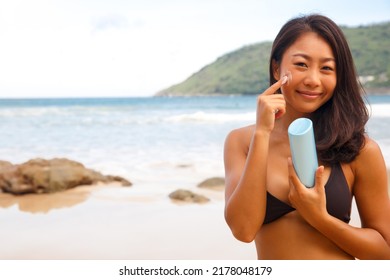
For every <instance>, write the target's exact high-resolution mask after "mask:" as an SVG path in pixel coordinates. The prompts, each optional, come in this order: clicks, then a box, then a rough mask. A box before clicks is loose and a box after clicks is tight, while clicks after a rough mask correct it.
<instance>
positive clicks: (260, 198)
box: [224, 81, 285, 242]
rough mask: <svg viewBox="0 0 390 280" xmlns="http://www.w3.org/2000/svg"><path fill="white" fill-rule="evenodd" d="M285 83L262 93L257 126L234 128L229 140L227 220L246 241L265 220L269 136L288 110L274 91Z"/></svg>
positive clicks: (227, 150)
mask: <svg viewBox="0 0 390 280" xmlns="http://www.w3.org/2000/svg"><path fill="white" fill-rule="evenodd" d="M281 85H282V81H279V82H276V83H275V84H274V85H272V86H271V87H270V88H268V89H267V90H266V91H265V92H264V93H263V94H262V95H260V96H259V98H258V100H257V101H258V104H257V115H256V125H255V126H254V127H246V128H242V129H238V130H234V131H232V132H231V133H230V134H229V135H228V136H227V138H226V141H225V148H224V163H225V181H226V191H225V201H226V204H225V219H226V222H227V224H228V225H229V227H230V229H231V230H232V233H233V235H234V236H235V237H236V238H237V239H238V240H241V241H244V242H251V241H253V239H254V238H255V236H256V233H257V232H258V231H259V229H260V227H261V225H262V223H263V220H264V215H265V206H266V178H267V161H268V148H269V139H270V135H271V132H272V130H273V127H274V123H275V118H276V117H280V116H282V115H283V114H284V113H285V101H284V97H283V96H282V95H281V94H274V92H275V91H276V90H277V89H278V88H280V86H281ZM276 110H277V111H278V114H277V115H275V111H276Z"/></svg>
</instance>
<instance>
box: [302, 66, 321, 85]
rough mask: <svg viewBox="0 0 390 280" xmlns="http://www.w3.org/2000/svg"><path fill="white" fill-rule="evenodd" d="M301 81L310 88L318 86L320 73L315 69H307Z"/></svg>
mask: <svg viewBox="0 0 390 280" xmlns="http://www.w3.org/2000/svg"><path fill="white" fill-rule="evenodd" d="M303 83H304V85H305V86H307V87H311V88H314V87H317V86H319V85H320V84H321V79H320V73H319V72H318V71H316V70H310V71H307V72H306V77H305V79H304V81H303Z"/></svg>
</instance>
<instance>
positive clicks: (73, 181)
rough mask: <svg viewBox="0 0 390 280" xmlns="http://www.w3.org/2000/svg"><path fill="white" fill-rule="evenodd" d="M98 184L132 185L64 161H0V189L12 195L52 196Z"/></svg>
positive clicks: (60, 159) (67, 160) (69, 161)
mask: <svg viewBox="0 0 390 280" xmlns="http://www.w3.org/2000/svg"><path fill="white" fill-rule="evenodd" d="M99 182H101V183H113V182H119V183H120V184H121V185H122V186H131V185H132V184H131V182H129V181H128V180H126V179H124V178H122V177H119V176H111V175H107V176H106V175H103V174H101V173H100V172H97V171H94V170H92V169H88V168H86V167H85V166H84V165H83V164H81V163H79V162H76V161H72V160H69V159H66V158H54V159H50V160H47V159H41V158H37V159H32V160H29V161H27V162H25V163H22V164H16V165H14V164H12V163H10V162H7V161H0V189H1V190H2V191H3V192H7V193H12V194H16V195H20V194H27V193H38V194H39V193H53V192H58V191H64V190H67V189H71V188H74V187H77V186H81V185H93V184H97V183H99Z"/></svg>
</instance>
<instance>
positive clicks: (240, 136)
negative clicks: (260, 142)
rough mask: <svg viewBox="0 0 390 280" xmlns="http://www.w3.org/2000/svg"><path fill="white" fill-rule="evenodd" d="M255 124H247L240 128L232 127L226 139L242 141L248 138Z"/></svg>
mask: <svg viewBox="0 0 390 280" xmlns="http://www.w3.org/2000/svg"><path fill="white" fill-rule="evenodd" d="M254 126H255V125H248V126H244V127H240V128H236V129H233V130H232V131H230V132H229V134H228V135H227V137H226V140H227V141H232V140H233V141H243V140H246V139H250V137H251V136H252V134H253V129H254Z"/></svg>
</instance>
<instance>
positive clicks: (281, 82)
mask: <svg viewBox="0 0 390 280" xmlns="http://www.w3.org/2000/svg"><path fill="white" fill-rule="evenodd" d="M287 80H288V77H287V76H284V77H283V78H281V79H279V80H278V81H277V82H276V83H274V84H272V86H270V87H269V88H267V89H266V90H265V91H264V92H263V93H262V94H265V95H272V94H274V93H275V92H276V91H277V90H278V89H280V88H281V87H282V85H284V84H285V83H286V82H287Z"/></svg>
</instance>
